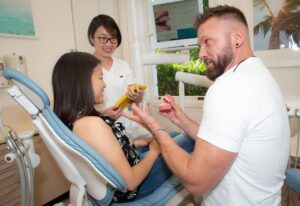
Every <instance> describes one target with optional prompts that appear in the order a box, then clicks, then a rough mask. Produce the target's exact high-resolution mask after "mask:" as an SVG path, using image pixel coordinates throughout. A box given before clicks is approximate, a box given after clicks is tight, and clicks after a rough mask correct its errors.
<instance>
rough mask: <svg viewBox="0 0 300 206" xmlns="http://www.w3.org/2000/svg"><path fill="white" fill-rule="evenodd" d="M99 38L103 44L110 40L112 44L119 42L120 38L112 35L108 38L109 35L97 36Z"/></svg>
mask: <svg viewBox="0 0 300 206" xmlns="http://www.w3.org/2000/svg"><path fill="white" fill-rule="evenodd" d="M97 39H99V42H100V43H101V44H106V43H107V42H108V41H110V43H111V44H117V43H118V39H117V38H116V37H112V38H107V37H101V36H100V37H97Z"/></svg>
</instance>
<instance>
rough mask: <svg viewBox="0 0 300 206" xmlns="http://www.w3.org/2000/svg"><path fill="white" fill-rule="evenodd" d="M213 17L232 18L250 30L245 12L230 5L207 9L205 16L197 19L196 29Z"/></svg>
mask: <svg viewBox="0 0 300 206" xmlns="http://www.w3.org/2000/svg"><path fill="white" fill-rule="evenodd" d="M212 17H218V18H232V19H235V20H237V21H239V22H240V23H242V24H244V25H245V26H246V27H247V28H248V24H247V20H246V17H245V15H244V14H243V12H242V11H241V10H239V9H238V8H236V7H233V6H228V5H222V6H216V7H212V8H207V9H205V10H204V12H203V14H200V15H198V16H197V17H196V21H195V27H196V28H198V27H199V26H201V25H202V24H204V23H205V22H206V21H207V20H208V19H210V18H212Z"/></svg>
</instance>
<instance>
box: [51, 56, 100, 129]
mask: <svg viewBox="0 0 300 206" xmlns="http://www.w3.org/2000/svg"><path fill="white" fill-rule="evenodd" d="M98 64H100V60H98V59H97V58H96V57H94V56H93V55H91V54H88V53H84V52H70V53H65V54H63V55H62V56H61V57H60V58H59V59H58V61H57V62H56V64H55V66H54V69H53V73H52V87H53V96H54V107H53V110H54V112H55V113H56V114H57V116H58V117H59V118H60V119H61V120H62V121H63V122H64V123H65V124H66V125H67V126H69V127H72V124H73V123H74V121H75V120H76V119H78V118H80V117H83V116H87V115H93V114H96V110H95V109H94V104H95V98H94V92H93V87H92V82H91V81H92V80H91V78H92V74H93V71H94V69H95V67H96V66H97V65H98Z"/></svg>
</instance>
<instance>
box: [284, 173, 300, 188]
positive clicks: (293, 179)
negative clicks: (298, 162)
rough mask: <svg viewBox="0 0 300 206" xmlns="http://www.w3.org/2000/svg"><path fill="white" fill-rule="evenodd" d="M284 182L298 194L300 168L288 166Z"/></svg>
mask: <svg viewBox="0 0 300 206" xmlns="http://www.w3.org/2000/svg"><path fill="white" fill-rule="evenodd" d="M285 184H286V185H287V186H288V187H290V188H291V189H292V190H294V191H295V192H297V193H299V194H300V169H296V168H288V169H287V170H286V179H285Z"/></svg>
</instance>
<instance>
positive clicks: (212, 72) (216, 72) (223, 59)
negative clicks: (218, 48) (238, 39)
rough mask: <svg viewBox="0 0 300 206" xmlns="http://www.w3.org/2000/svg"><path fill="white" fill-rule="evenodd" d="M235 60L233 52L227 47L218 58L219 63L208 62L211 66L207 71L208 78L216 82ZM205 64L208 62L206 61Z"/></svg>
mask: <svg viewBox="0 0 300 206" xmlns="http://www.w3.org/2000/svg"><path fill="white" fill-rule="evenodd" d="M232 58H233V52H232V49H231V48H230V47H228V46H227V47H225V48H224V49H223V50H222V53H221V54H220V55H218V56H217V61H214V60H208V61H209V62H210V63H211V65H210V66H208V67H207V69H206V76H207V78H208V79H210V80H212V81H215V79H216V78H218V77H219V76H221V75H222V74H223V73H224V71H225V68H226V67H227V66H228V65H229V63H230V62H231V60H232ZM204 61H205V63H206V61H207V60H204Z"/></svg>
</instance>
